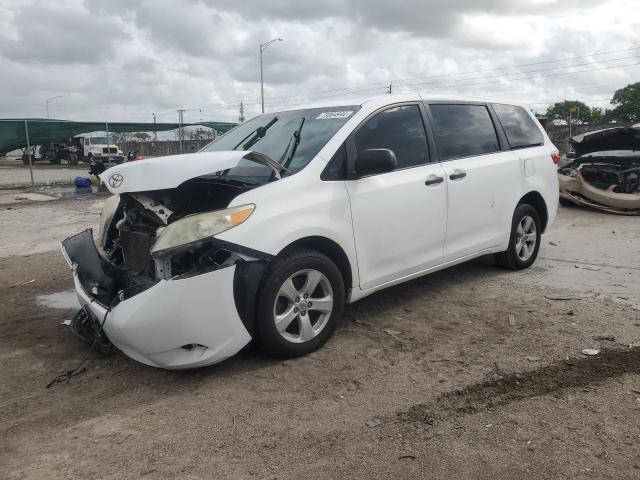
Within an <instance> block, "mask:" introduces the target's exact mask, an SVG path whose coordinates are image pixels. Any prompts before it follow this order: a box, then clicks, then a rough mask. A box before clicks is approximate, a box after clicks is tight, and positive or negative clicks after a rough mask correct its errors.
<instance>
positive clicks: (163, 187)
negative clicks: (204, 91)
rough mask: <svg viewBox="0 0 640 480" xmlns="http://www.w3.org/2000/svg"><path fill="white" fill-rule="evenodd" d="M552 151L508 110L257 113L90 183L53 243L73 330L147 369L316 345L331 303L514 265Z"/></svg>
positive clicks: (540, 209)
mask: <svg viewBox="0 0 640 480" xmlns="http://www.w3.org/2000/svg"><path fill="white" fill-rule="evenodd" d="M558 162H559V156H558V152H557V150H556V148H555V147H554V145H553V144H552V143H551V141H550V140H549V138H548V137H547V135H546V133H545V132H544V130H543V129H542V128H541V126H540V124H539V123H538V121H537V120H536V119H535V117H534V116H532V115H531V114H530V113H529V112H528V111H527V110H526V109H525V108H523V107H521V106H518V105H511V104H504V103H497V102H496V103H492V102H485V101H468V100H450V99H437V100H435V99H430V98H428V97H424V96H420V95H418V94H402V95H385V96H380V97H375V98H369V99H366V100H359V101H341V102H331V103H329V102H327V103H323V104H317V105H313V106H309V107H306V108H294V109H291V110H286V111H280V112H277V113H268V114H264V115H261V116H259V117H256V118H253V119H252V120H249V121H248V122H246V123H243V124H241V125H238V126H237V127H235V128H234V129H233V130H231V131H229V132H228V133H226V134H225V135H223V136H222V137H220V138H218V139H217V140H215V141H213V142H212V143H210V144H209V145H208V146H206V147H205V148H203V149H202V150H201V151H200V152H198V153H194V154H188V155H179V156H171V157H161V158H155V159H151V160H146V161H144V162H132V163H125V164H122V165H118V166H115V167H113V168H110V169H109V170H107V171H105V172H104V173H103V174H102V175H101V178H102V180H103V182H104V183H105V184H106V185H107V187H108V189H109V190H110V192H111V193H112V194H113V196H112V197H110V198H109V199H108V200H107V201H106V203H105V206H104V209H103V211H102V214H101V217H100V226H99V233H98V236H97V241H98V243H99V247H100V251H99V250H98V249H97V248H96V245H95V243H94V235H93V233H92V231H91V230H87V231H85V232H82V233H79V234H78V235H75V236H73V237H70V238H68V239H67V240H65V241H64V242H63V245H62V250H63V254H64V256H65V258H66V260H67V262H68V263H69V265H70V266H71V268H72V270H73V278H74V281H75V287H76V290H77V293H78V297H79V299H80V302H81V304H82V305H83V310H81V312H79V314H78V315H76V318H75V319H74V329H75V330H76V331H77V332H78V333H80V334H81V335H83V336H84V337H85V338H87V339H89V340H91V339H93V343H94V345H95V344H98V345H99V346H100V345H103V346H108V345H111V344H113V345H115V347H117V348H118V349H120V350H122V351H123V352H124V353H125V354H127V355H128V356H130V357H131V358H133V359H135V360H138V361H140V362H143V363H145V364H148V365H153V366H156V367H162V368H169V369H179V368H193V367H200V366H204V365H210V364H213V363H216V362H219V361H221V360H224V359H225V358H228V357H230V356H231V355H234V354H235V353H236V352H238V351H239V350H240V349H242V348H243V347H244V346H245V345H246V344H247V343H249V342H250V341H251V340H252V339H254V340H256V343H257V344H258V345H259V346H261V347H262V348H263V349H264V350H265V351H266V352H268V353H269V354H271V355H275V356H279V357H292V356H298V355H304V354H307V353H309V352H312V351H314V350H316V349H318V348H319V347H320V346H322V345H323V344H324V343H325V342H326V341H327V340H328V339H329V337H331V335H332V334H333V332H334V331H335V329H336V327H337V326H338V324H339V321H340V316H341V314H342V310H343V306H344V304H345V302H347V303H350V302H355V301H356V300H359V299H361V298H363V297H365V296H367V295H369V294H371V293H374V292H376V291H378V290H380V289H382V288H385V287H388V286H390V285H395V284H398V283H401V282H405V281H407V280H411V279H412V278H416V277H418V276H420V275H424V274H427V273H430V272H433V271H436V270H440V269H443V268H446V267H448V266H451V265H455V264H458V263H461V262H464V261H467V260H469V259H472V258H475V257H479V256H481V255H487V254H495V257H496V259H497V263H498V264H499V265H501V266H504V267H507V268H511V269H523V268H527V267H529V266H530V265H531V264H532V263H533V262H534V260H535V259H536V256H537V254H538V248H539V247H540V235H541V234H542V232H544V231H545V229H547V228H549V225H550V224H551V223H552V222H553V220H554V218H555V215H556V210H557V205H558V179H557V163H558Z"/></svg>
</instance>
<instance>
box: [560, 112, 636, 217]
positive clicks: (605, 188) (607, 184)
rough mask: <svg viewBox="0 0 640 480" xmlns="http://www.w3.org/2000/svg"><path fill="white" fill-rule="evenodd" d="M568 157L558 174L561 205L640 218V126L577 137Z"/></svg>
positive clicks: (612, 129) (599, 131)
mask: <svg viewBox="0 0 640 480" xmlns="http://www.w3.org/2000/svg"><path fill="white" fill-rule="evenodd" d="M567 157H568V158H570V159H571V160H572V161H571V163H569V164H568V165H565V166H563V167H561V168H560V169H559V170H558V180H559V184H560V203H561V204H562V205H565V206H573V205H586V206H589V207H592V208H597V209H599V210H604V211H606V212H611V213H618V214H623V215H640V123H638V124H635V125H632V126H630V127H615V128H608V129H605V130H598V131H595V132H589V133H585V134H582V135H577V136H575V137H573V138H572V139H571V149H570V153H568V154H567Z"/></svg>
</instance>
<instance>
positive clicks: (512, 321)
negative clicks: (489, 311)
mask: <svg viewBox="0 0 640 480" xmlns="http://www.w3.org/2000/svg"><path fill="white" fill-rule="evenodd" d="M509 326H511V327H515V326H516V316H515V315H514V314H513V313H510V314H509Z"/></svg>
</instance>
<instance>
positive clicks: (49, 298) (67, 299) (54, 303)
mask: <svg viewBox="0 0 640 480" xmlns="http://www.w3.org/2000/svg"><path fill="white" fill-rule="evenodd" d="M36 303H37V304H38V305H40V306H43V307H49V308H57V309H60V310H78V309H79V308H80V303H79V302H78V297H77V296H76V291H75V290H73V289H71V290H65V291H64V292H56V293H49V294H47V295H38V296H37V297H36Z"/></svg>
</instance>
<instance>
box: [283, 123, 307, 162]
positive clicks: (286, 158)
mask: <svg viewBox="0 0 640 480" xmlns="http://www.w3.org/2000/svg"><path fill="white" fill-rule="evenodd" d="M304 121H305V118H304V117H302V119H301V120H300V123H299V124H298V128H297V129H296V130H295V131H294V132H293V134H292V135H291V138H290V139H289V143H287V148H286V149H285V150H284V153H283V154H282V157H280V162H278V163H280V164H281V165H283V166H284V167H289V164H290V163H291V161H292V160H293V156H294V155H295V154H296V150H297V149H298V145H299V144H300V132H301V131H302V127H303V125H304ZM291 144H293V147H292V146H291Z"/></svg>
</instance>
